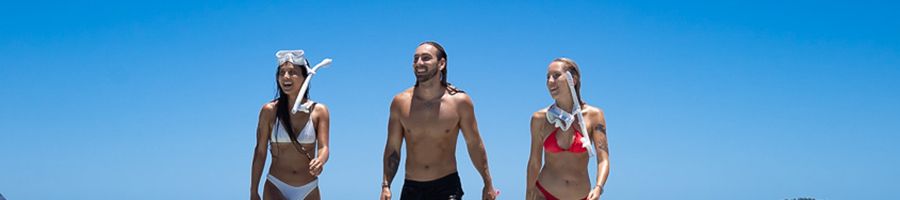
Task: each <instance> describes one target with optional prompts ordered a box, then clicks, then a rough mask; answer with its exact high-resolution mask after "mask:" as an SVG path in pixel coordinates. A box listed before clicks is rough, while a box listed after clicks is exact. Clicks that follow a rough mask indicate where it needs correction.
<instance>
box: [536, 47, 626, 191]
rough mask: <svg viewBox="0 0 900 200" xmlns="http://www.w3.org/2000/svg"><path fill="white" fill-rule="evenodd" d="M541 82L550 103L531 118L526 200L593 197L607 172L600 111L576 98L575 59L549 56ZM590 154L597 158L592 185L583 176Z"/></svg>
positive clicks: (578, 85)
mask: <svg viewBox="0 0 900 200" xmlns="http://www.w3.org/2000/svg"><path fill="white" fill-rule="evenodd" d="M546 80H547V89H548V90H549V91H550V96H551V97H553V100H554V103H553V104H551V105H550V106H548V107H547V108H544V109H541V110H538V111H537V112H535V113H534V115H532V117H531V154H530V158H529V159H528V177H527V178H526V180H527V182H526V183H525V185H526V188H527V189H526V199H547V200H557V199H589V200H595V199H599V198H600V195H601V194H603V185H604V184H606V177H607V176H608V175H609V152H608V148H607V142H606V119H605V118H604V116H603V111H602V110H600V109H599V108H597V107H594V106H591V105H588V104H587V103H585V102H584V101H582V99H581V95H580V91H581V73H580V71H579V69H578V65H577V64H575V61H572V60H571V59H568V58H557V59H555V60H553V62H550V66H549V67H548V69H547V77H546ZM592 155H596V157H597V179H596V184H593V185H592V184H591V180H590V177H589V175H588V163H589V162H588V161H589V160H590V156H592Z"/></svg>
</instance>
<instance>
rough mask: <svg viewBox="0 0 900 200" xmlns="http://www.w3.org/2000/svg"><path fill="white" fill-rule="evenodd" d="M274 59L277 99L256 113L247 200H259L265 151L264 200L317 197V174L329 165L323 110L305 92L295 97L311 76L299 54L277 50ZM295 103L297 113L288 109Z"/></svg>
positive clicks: (305, 61)
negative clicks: (269, 159) (267, 164)
mask: <svg viewBox="0 0 900 200" xmlns="http://www.w3.org/2000/svg"><path fill="white" fill-rule="evenodd" d="M276 57H278V70H277V73H276V76H275V79H276V84H277V85H278V96H277V97H276V98H275V99H274V100H272V101H270V102H268V103H266V104H265V105H263V107H262V110H261V111H260V113H259V124H258V125H257V129H256V149H255V151H254V154H253V165H252V170H251V173H250V184H251V185H250V199H252V200H256V199H260V197H259V193H258V191H259V181H260V177H261V176H262V171H263V166H265V162H266V153H267V152H272V163H271V166H270V167H269V174H268V176H266V183H265V186H264V187H263V196H262V197H263V199H285V200H299V199H321V196H320V194H319V187H318V176H319V174H320V173H322V166H323V165H325V162H327V161H328V123H329V122H328V121H329V117H328V109H327V108H326V107H325V105H324V104H321V103H316V102H313V101H312V100H309V99H308V97H309V95H308V93H306V92H305V91H304V92H302V93H303V95H302V97H298V96H300V94H301V88H302V86H301V84H302V83H304V82H305V81H306V79H307V78H309V77H310V75H311V72H312V70H311V69H310V68H309V67H310V66H309V62H307V60H306V59H305V58H304V57H303V50H289V51H278V53H276ZM297 98H302V99H300V101H297ZM295 103H300V104H301V106H299V112H293V111H292V109H291V108H294V107H295V106H294V104H295Z"/></svg>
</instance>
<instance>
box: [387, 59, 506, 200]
mask: <svg viewBox="0 0 900 200" xmlns="http://www.w3.org/2000/svg"><path fill="white" fill-rule="evenodd" d="M437 51H438V50H437V49H436V48H435V47H434V46H432V45H430V44H422V45H419V47H418V48H416V53H415V56H414V62H413V70H414V72H415V75H416V82H417V86H414V87H411V88H409V89H406V90H404V91H403V92H400V93H399V94H397V95H396V96H394V99H393V101H392V102H391V113H390V119H389V120H388V137H387V144H386V145H385V148H384V179H383V182H382V192H381V198H380V199H382V200H388V199H391V182H392V181H393V179H394V176H395V175H396V174H397V169H398V167H399V165H400V149H401V147H402V145H403V142H404V141H405V142H406V143H407V144H406V165H405V166H406V173H405V176H406V179H409V180H414V181H432V180H435V179H438V178H441V177H444V176H447V175H450V174H452V173H454V172H456V171H457V169H456V154H455V152H456V141H457V137H458V136H459V132H460V131H462V133H463V137H464V138H465V140H466V148H467V149H468V152H469V157H470V158H471V159H472V163H473V164H474V165H475V168H476V169H477V170H478V172H479V173H480V174H481V178H482V180H483V181H484V188H483V190H482V199H495V198H496V195H497V194H496V193H495V192H494V187H493V182H492V180H491V174H490V172H489V170H488V162H487V154H486V153H485V148H484V143H483V142H482V140H481V136H480V135H479V133H478V124H477V122H476V120H475V111H474V105H473V103H472V99H471V98H470V97H469V95H467V94H465V93H462V92H455V91H456V90H455V89H454V88H452V87H451V86H449V85H444V84H442V82H441V74H440V71H441V70H443V69H444V68H445V67H447V60H446V59H445V58H440V59H438V57H437Z"/></svg>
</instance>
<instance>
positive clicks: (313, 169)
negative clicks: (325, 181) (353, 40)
mask: <svg viewBox="0 0 900 200" xmlns="http://www.w3.org/2000/svg"><path fill="white" fill-rule="evenodd" d="M323 165H325V163H324V162H322V161H321V160H319V159H318V158H316V159H313V160H312V161H310V162H309V174H312V175H313V176H319V174H322V166H323Z"/></svg>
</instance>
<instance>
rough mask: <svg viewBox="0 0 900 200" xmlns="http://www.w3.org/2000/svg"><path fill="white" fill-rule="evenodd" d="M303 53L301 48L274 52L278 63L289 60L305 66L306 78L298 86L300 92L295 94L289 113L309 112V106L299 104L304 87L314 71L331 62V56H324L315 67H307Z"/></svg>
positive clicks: (307, 84) (304, 90)
mask: <svg viewBox="0 0 900 200" xmlns="http://www.w3.org/2000/svg"><path fill="white" fill-rule="evenodd" d="M303 54H304V52H303V50H279V51H278V52H275V57H277V58H278V64H279V65H280V64H281V63H284V62H291V64H294V65H303V66H304V67H306V80H304V81H303V85H302V86H300V94H299V95H297V100H296V101H294V107H293V108H291V114H293V113H297V111H303V112H305V113H309V107H307V106H302V104H301V101H302V100H303V96H304V95H306V88H307V87H309V80H311V79H312V76H313V75H315V74H316V71H317V70H319V68H321V67H325V66H328V65H330V64H331V58H325V59H324V60H322V62H319V64H316V66H315V67H313V68H309V63H307V62H306V58H305V57H304V56H303Z"/></svg>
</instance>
